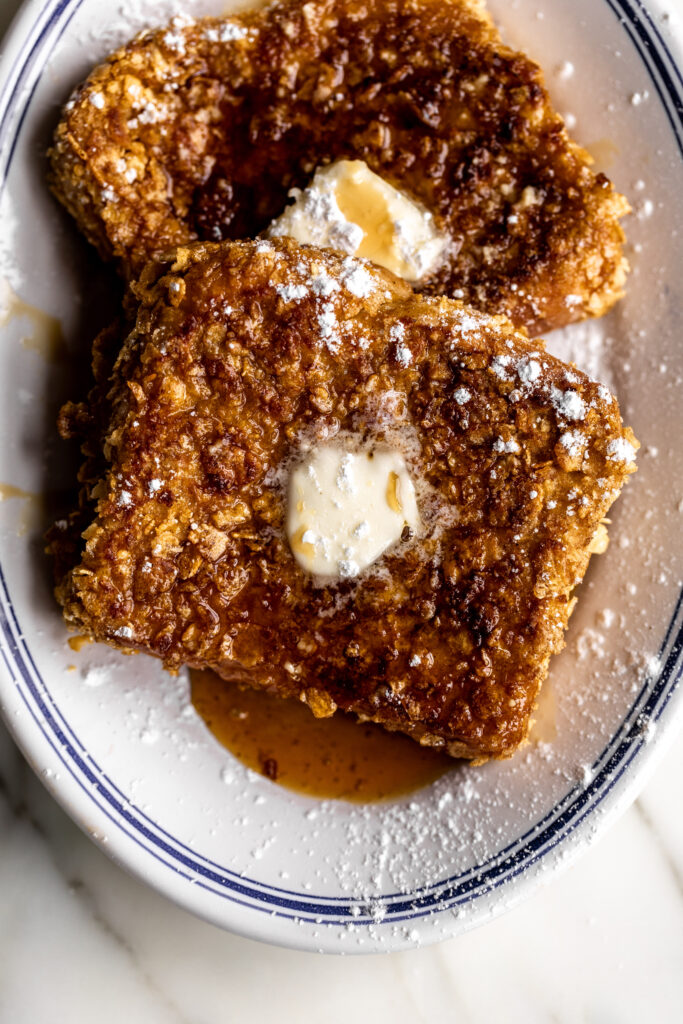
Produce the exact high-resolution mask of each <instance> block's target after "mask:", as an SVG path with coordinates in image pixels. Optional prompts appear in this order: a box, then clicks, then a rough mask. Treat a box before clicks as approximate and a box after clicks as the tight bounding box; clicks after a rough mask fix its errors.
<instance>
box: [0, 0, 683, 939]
mask: <svg viewBox="0 0 683 1024" xmlns="http://www.w3.org/2000/svg"><path fill="white" fill-rule="evenodd" d="M82 2H83V0H55V2H53V3H52V4H46V5H45V6H44V7H43V8H42V11H41V12H40V15H39V17H38V18H37V19H36V20H35V22H34V23H33V25H32V27H31V30H30V32H29V33H28V34H27V36H26V39H25V40H24V43H23V45H22V47H21V49H20V51H19V53H18V55H17V56H16V58H15V60H14V63H13V64H12V66H11V68H10V70H9V71H8V72H7V73H6V75H5V83H4V87H3V91H2V94H0V192H1V191H2V189H3V188H4V186H5V183H6V180H7V175H8V172H9V168H10V165H11V161H12V156H13V154H14V149H15V146H16V142H17V139H18V136H19V133H20V131H21V127H22V125H23V121H24V117H25V114H26V112H27V110H28V108H29V106H30V102H31V99H32V96H33V93H34V91H35V88H36V86H37V84H38V81H39V78H40V72H41V70H42V68H43V67H44V65H45V62H46V59H47V56H48V55H49V53H50V52H51V51H52V50H53V49H54V47H55V45H56V44H57V43H58V41H59V39H60V38H61V36H62V34H63V33H64V31H65V30H66V28H67V26H68V24H69V22H70V21H71V19H72V17H73V16H74V14H75V13H76V12H77V10H78V9H79V8H80V7H81V5H82ZM605 2H606V3H607V5H608V6H609V8H610V9H611V11H612V12H613V13H614V15H615V16H616V18H617V19H618V21H619V24H620V25H621V27H622V28H623V29H624V31H625V32H626V34H627V35H628V37H629V39H630V40H631V42H632V44H633V46H634V47H635V49H636V50H637V51H638V53H639V55H640V57H641V59H642V61H643V63H644V65H645V67H646V69H647V72H648V74H649V77H650V80H651V81H652V84H653V86H654V88H655V90H656V92H657V95H658V96H659V99H660V102H661V104H662V106H663V108H664V110H665V112H666V115H667V117H668V120H669V123H670V125H671V129H672V132H673V134H674V137H675V138H676V141H677V144H678V148H679V152H680V154H681V157H683V77H682V76H681V72H680V70H679V69H678V67H677V65H676V62H675V60H674V59H673V57H672V55H671V53H670V51H669V49H668V47H667V45H666V43H665V41H664V39H663V38H662V35H661V33H660V31H659V29H658V27H657V25H656V24H655V22H654V20H653V19H652V17H651V15H650V13H649V12H648V11H647V9H646V7H645V6H644V4H643V3H642V2H641V0H636V3H632V2H631V0H605ZM682 610H683V590H682V591H681V594H680V595H679V597H678V601H677V603H676V607H675V610H674V613H673V615H672V617H671V621H670V623H669V626H668V628H667V630H666V635H665V637H664V640H663V642H662V644H661V647H660V651H659V663H660V665H661V669H660V672H659V675H658V676H657V678H656V679H648V680H646V681H645V683H644V685H643V686H642V688H641V690H640V692H639V694H638V696H637V697H636V699H635V700H634V702H633V704H632V706H631V708H630V710H629V712H628V714H627V715H626V717H625V719H624V721H623V723H622V724H621V726H620V728H619V730H618V731H617V733H615V735H614V736H613V737H612V738H611V740H610V742H609V743H608V744H607V746H606V747H605V749H604V750H603V751H602V753H601V754H600V755H599V757H598V758H596V760H595V762H594V763H593V765H592V766H591V769H592V772H593V778H592V781H591V783H590V784H589V785H588V786H586V787H576V788H574V789H572V790H570V792H569V793H567V794H566V796H565V797H564V798H563V800H561V801H560V802H559V803H558V804H557V805H556V806H555V807H554V808H553V809H552V811H550V812H549V813H548V814H547V815H545V816H544V817H543V818H542V819H541V820H539V821H538V822H536V824H535V825H534V826H533V827H532V828H531V829H529V830H528V831H527V832H526V833H524V835H522V836H520V837H518V838H517V839H516V840H515V841H514V842H513V843H511V844H510V845H509V846H508V847H506V848H505V849H504V850H502V851H500V852H499V853H498V854H496V855H495V856H494V857H492V858H491V859H489V860H488V861H486V862H485V863H483V864H480V865H477V866H476V867H474V868H471V869H469V870H467V871H465V872H463V873H461V874H459V875H455V876H452V877H450V878H445V879H442V880H441V881H439V882H438V883H435V884H433V885H430V886H425V887H423V888H420V889H417V890H415V891H414V892H412V893H410V894H406V893H402V892H394V893H386V894H377V895H375V896H373V899H372V902H373V904H374V903H380V904H382V905H383V907H384V917H383V921H385V922H387V923H392V924H396V923H399V922H404V921H414V920H416V919H418V918H421V917H425V916H427V915H433V914H434V913H438V912H441V911H445V910H454V909H456V908H458V907H460V906H462V905H463V904H471V903H472V902H473V901H475V900H478V899H481V898H482V897H484V896H485V895H487V894H489V893H491V892H493V891H494V890H496V889H498V888H500V887H501V886H502V885H504V884H507V883H508V882H509V881H510V880H511V879H512V878H515V877H517V876H519V875H520V874H522V873H524V872H527V871H529V869H530V868H531V867H533V866H534V865H535V864H537V863H538V862H539V861H540V860H541V859H542V858H543V857H545V856H546V855H547V854H548V853H549V852H550V851H551V850H553V849H554V848H556V847H557V846H558V845H559V844H560V843H562V842H563V841H564V840H565V839H567V838H568V837H569V836H570V835H571V834H572V833H573V832H575V831H576V830H577V828H578V827H579V826H580V825H581V824H582V822H583V821H584V820H585V819H586V817H587V816H588V815H589V814H592V813H593V811H594V810H595V809H596V808H597V807H598V806H599V805H600V804H602V803H603V801H604V800H605V798H606V797H607V795H608V794H609V793H610V792H611V791H612V790H613V789H614V787H615V786H616V785H617V784H618V783H619V781H620V780H621V779H622V778H623V777H624V775H625V773H626V772H627V770H628V768H629V767H630V765H631V764H632V763H633V761H634V760H635V759H636V758H637V756H638V754H639V753H640V752H641V751H642V750H643V747H644V746H645V743H646V740H645V736H644V727H643V726H644V723H646V722H652V723H656V722H657V721H658V720H659V719H660V717H661V716H662V714H663V712H664V709H665V707H666V706H667V704H668V702H669V700H670V698H671V697H672V695H673V693H674V691H675V690H676V688H677V686H678V684H679V682H680V679H681V675H682V674H683V672H682V668H683V657H682V655H683V622H681V621H680V620H681V612H682ZM0 636H1V637H2V638H3V641H4V642H3V644H2V646H0V654H2V659H3V661H4V663H5V665H6V667H7V670H8V673H9V675H10V678H11V679H12V682H13V683H14V685H15V687H16V688H17V691H18V692H19V695H20V697H21V699H22V701H23V703H24V704H25V706H26V708H27V709H28V711H29V713H30V714H31V716H32V718H33V720H34V722H35V724H36V726H37V728H38V729H39V730H40V731H41V732H42V734H43V736H44V738H45V739H46V740H47V742H48V743H49V745H50V746H51V747H52V749H53V750H54V752H55V754H56V756H57V757H58V758H59V760H60V761H61V762H62V764H63V765H64V767H65V769H66V770H67V771H68V772H69V774H70V775H71V776H72V778H73V780H74V781H75V782H76V783H77V785H78V786H80V788H81V789H82V790H83V791H84V792H85V793H86V795H87V797H88V798H89V799H90V800H91V801H92V802H93V803H95V804H96V806H97V807H98V809H99V811H100V812H101V813H102V814H103V815H104V816H105V817H106V818H108V819H109V820H110V821H111V822H112V824H113V825H114V826H116V828H117V829H118V830H119V831H120V832H122V833H123V834H124V835H125V836H126V837H127V838H128V839H129V840H131V841H132V842H134V843H135V844H136V845H137V846H139V847H140V848H142V849H143V850H144V851H145V852H146V853H147V854H149V855H151V856H152V857H153V858H154V859H155V860H157V861H159V862H160V863H162V864H164V865H165V866H166V867H168V868H169V869H171V870H172V871H173V872H175V873H176V874H177V875H179V876H181V877H183V878H185V879H186V880H187V881H188V882H190V883H192V884H193V885H194V886H199V887H201V888H203V889H205V890H207V891H208V892H210V893H213V894H214V895H217V896H220V897H222V898H224V899H228V900H229V901H230V902H232V903H235V904H238V905H239V906H242V907H246V908H248V909H250V910H259V911H262V912H264V913H268V914H270V915H275V916H277V917H282V918H286V919H289V920H292V921H296V922H299V921H301V920H310V921H314V922H315V923H316V924H330V925H338V924H344V923H347V922H348V921H349V920H352V921H353V924H354V925H355V926H356V927H360V926H363V925H366V926H370V925H375V924H376V920H375V918H374V917H373V916H372V913H371V911H370V908H369V907H368V901H367V899H353V898H350V899H339V898H338V897H328V896H316V895H312V894H308V893H302V892H296V891H291V890H287V889H282V888H278V887H275V886H269V885H266V884H265V883H262V882H257V881H254V880H253V879H249V878H247V877H245V876H243V875H239V874H237V873H235V872H232V871H229V870H228V869H226V868H224V867H222V866H221V865H220V864H217V863H215V862H213V861H211V860H209V859H208V858H205V857H202V856H201V855H200V854H197V853H196V852H195V851H193V850H191V849H189V848H188V847H187V846H185V845H184V844H182V843H180V842H179V841H178V840H177V839H175V838H174V837H173V836H171V835H170V834H169V833H168V832H166V831H165V830H164V829H163V828H161V827H160V826H159V825H158V824H157V823H156V822H154V821H153V820H152V819H150V818H149V817H148V816H147V815H145V814H144V813H143V812H142V811H141V810H140V809H138V808H136V807H135V806H134V805H133V804H131V803H130V802H129V801H128V800H127V798H126V797H125V796H124V795H123V793H121V791H120V790H119V789H118V788H117V787H116V785H115V784H114V782H113V781H112V780H111V779H110V778H108V776H107V775H106V773H105V772H103V771H102V769H101V768H100V767H99V765H98V764H97V763H96V762H95V760H94V759H93V758H92V757H91V756H90V754H88V752H87V750H86V748H85V747H84V745H83V744H82V743H80V741H79V740H78V738H77V736H76V735H75V733H74V732H73V730H72V729H71V728H70V726H69V724H68V722H66V720H65V719H64V718H63V717H62V715H61V713H60V711H59V708H58V707H57V705H56V704H55V702H54V700H53V699H52V696H51V694H50V693H49V690H48V689H47V687H46V685H45V682H44V680H43V679H42V677H41V675H40V673H39V671H38V669H37V667H36V664H35V662H34V660H33V657H32V655H31V652H30V649H29V646H28V644H27V642H26V639H25V637H24V634H23V631H22V629H21V627H20V626H19V622H18V620H17V616H16V612H15V610H14V607H13V604H12V600H11V597H10V594H9V590H8V587H7V583H6V579H5V575H4V573H3V571H2V567H1V566H0Z"/></svg>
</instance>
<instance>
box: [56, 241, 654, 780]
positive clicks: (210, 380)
mask: <svg viewBox="0 0 683 1024" xmlns="http://www.w3.org/2000/svg"><path fill="white" fill-rule="evenodd" d="M132 290H133V294H134V296H135V299H136V302H137V309H136V310H134V313H135V315H134V317H133V320H132V321H131V322H130V324H129V326H128V328H126V330H128V333H127V336H126V337H125V338H124V337H121V342H122V344H121V348H120V354H119V355H118V358H117V361H116V363H115V365H114V368H113V372H112V373H111V376H110V379H109V380H108V383H107V384H106V386H105V382H104V380H103V379H102V373H101V372H100V382H99V385H98V389H97V390H96V392H95V393H94V394H95V397H94V399H93V401H92V403H91V407H90V409H89V410H87V411H86V413H85V414H83V415H82V419H84V420H87V424H86V427H85V429H84V432H85V433H86V434H87V435H88V437H89V441H88V445H89V447H88V448H87V450H86V454H87V460H86V465H85V469H84V473H83V479H84V481H85V485H86V486H85V490H84V495H83V510H85V518H87V528H86V529H85V531H84V533H83V541H81V542H80V550H79V551H78V552H76V553H74V552H73V550H72V549H69V550H68V552H67V556H68V559H71V564H70V565H68V566H66V565H65V564H64V560H62V563H61V564H62V571H63V575H62V577H61V579H60V581H59V584H58V587H57V594H58V598H59V600H60V602H61V603H62V605H63V608H64V615H65V618H66V620H67V622H68V623H69V624H70V625H71V626H73V627H75V628H76V629H78V630H79V632H81V633H86V634H88V635H89V636H91V637H92V638H93V639H95V640H99V641H105V642H106V643H108V644H111V645H113V646H115V647H119V648H122V649H125V650H136V651H143V652H147V653H148V654H152V655H155V656H157V657H159V658H161V659H163V661H164V664H165V665H166V666H167V667H168V668H169V669H177V668H179V667H180V666H181V665H190V666H192V667H195V668H211V669H214V670H215V671H216V672H217V673H218V674H219V675H221V676H223V677H224V678H225V679H229V680H235V681H237V682H239V683H241V684H244V685H248V686H252V687H256V688H262V689H265V690H268V691H270V692H273V693H277V694H280V695H281V696H283V697H293V698H297V699H300V700H302V701H305V702H306V703H307V704H308V705H309V706H310V708H311V709H312V711H313V712H314V714H316V715H328V714H332V713H333V712H334V711H335V710H336V709H337V708H340V709H342V710H344V711H349V712H353V713H354V714H355V715H357V716H358V717H359V718H360V719H363V720H371V721H373V722H378V723H380V724H382V725H383V726H385V727H386V728H388V729H392V730H399V731H402V732H405V733H407V734H408V735H410V736H412V737H414V738H415V739H416V740H419V741H420V742H421V743H423V744H428V745H433V746H435V747H440V748H443V749H445V750H447V751H448V752H449V753H450V754H452V755H453V756H457V757H465V758H471V759H476V760H481V759H486V758H490V757H507V756H509V755H510V754H512V753H513V751H514V750H515V749H516V748H517V747H518V746H519V744H520V743H521V742H522V741H523V740H524V738H525V736H526V734H527V730H528V726H529V717H530V715H531V713H532V710H533V708H534V705H535V702H536V698H537V695H538V692H539V688H540V686H541V683H542V681H543V679H544V678H545V676H546V674H547V671H548V662H549V659H550V656H551V654H552V653H553V652H556V651H558V650H559V649H560V648H561V647H562V646H563V635H564V630H565V628H566V626H567V620H568V618H569V615H570V612H571V610H572V607H573V603H574V598H573V597H572V591H573V589H574V587H575V586H576V585H577V584H578V583H579V582H580V581H581V579H582V577H583V575H584V573H585V571H586V567H587V565H588V561H589V558H590V555H591V552H592V551H593V550H595V548H596V547H597V546H599V544H600V540H601V535H602V533H603V532H604V527H603V526H602V520H603V518H604V517H605V515H606V514H607V512H608V509H609V507H610V505H611V504H612V502H613V501H614V500H615V498H616V497H617V495H618V494H619V491H620V489H621V487H622V485H623V483H624V481H625V479H626V477H627V475H628V474H629V473H631V472H632V471H633V470H634V469H635V466H634V455H635V448H636V447H637V442H636V441H635V439H634V437H633V435H632V433H631V431H630V430H629V429H628V428H625V427H624V426H623V424H622V421H621V417H620V414H619V408H618V405H617V401H616V399H615V398H614V397H613V396H612V395H611V394H610V392H609V391H608V390H607V388H605V387H604V386H603V385H601V384H598V383H596V382H595V381H592V380H591V379H589V378H588V377H587V376H585V375H584V374H582V373H580V372H579V371H578V370H576V369H575V368H574V367H572V366H568V365H565V364H564V363H562V362H560V361H559V360H557V359H555V358H553V357H551V356H550V355H548V354H546V353H545V352H544V351H543V347H542V343H540V344H534V343H532V342H530V341H529V340H528V338H527V337H526V336H525V334H523V333H522V332H519V331H517V330H516V329H515V328H514V327H513V326H512V324H511V323H510V322H509V321H508V320H506V319H505V318H504V317H491V316H486V315H484V314H482V313H479V312H477V311H475V310H473V309H471V308H469V307H466V306H464V305H463V304H462V303H460V302H457V301H453V300H449V299H444V298H441V299H436V298H431V297H426V296H420V295H416V294H415V293H413V292H412V290H411V289H410V287H409V286H408V285H407V284H406V283H405V282H403V281H401V280H399V279H398V278H396V277H394V276H393V275H392V274H390V273H389V272H387V271H384V270H382V269H380V268H378V267H377V266H375V265H374V264H371V263H367V262H363V261H358V260H354V259H351V258H348V257H342V256H340V255H338V254H336V253H334V252H332V251H330V250H316V249H314V248H312V247H302V246H297V245H296V244H295V243H293V242H292V241H291V240H289V239H282V240H277V241H272V242H268V241H250V242H234V243H229V242H225V243H213V244H201V243H198V244H194V245H190V246H181V247H179V248H178V249H177V250H174V251H171V252H170V253H168V254H167V255H166V256H165V257H164V258H163V259H161V260H160V261H158V262H156V263H153V264H151V265H150V266H148V267H147V268H146V270H145V271H144V273H143V275H142V277H141V279H140V280H139V281H138V282H135V283H133V285H132ZM131 308H132V304H131ZM122 334H125V331H123V332H122ZM110 347H111V350H117V349H118V346H117V345H111V346H110ZM101 365H102V363H101V361H100V370H101ZM81 412H82V411H81ZM66 418H67V419H69V418H70V419H71V420H72V422H74V423H76V421H77V420H78V413H77V411H75V407H73V408H72V409H71V412H70V414H69V415H67V417H66ZM94 424H100V425H101V429H102V441H101V454H100V462H99V464H98V463H97V460H96V459H95V457H94V456H95V453H94V451H93V440H92V438H93V430H94V426H93V425H94ZM98 429H99V428H98ZM333 438H343V439H345V443H346V444H347V445H349V444H350V445H352V446H353V444H354V443H355V442H356V441H358V442H359V443H360V441H362V442H363V443H364V444H367V443H368V439H371V440H372V441H373V443H374V442H376V443H377V444H380V445H388V446H390V447H391V448H392V449H394V450H396V451H399V452H400V453H402V456H403V457H404V458H405V462H406V465H407V466H408V467H409V470H410V473H411V474H412V478H413V480H414V481H415V483H416V493H417V494H418V499H419V512H420V517H421V521H422V527H421V529H420V530H419V531H417V532H415V531H405V535H404V536H403V535H402V537H401V539H400V540H399V541H398V542H397V543H395V544H394V545H393V546H392V547H390V548H388V549H387V550H386V552H385V553H384V554H383V555H382V556H381V557H380V558H379V560H378V561H377V562H375V563H374V564H373V565H372V566H371V567H369V568H368V569H366V570H364V571H363V572H361V573H360V574H359V575H358V576H357V577H355V578H353V579H335V580H320V579H318V578H315V577H313V576H311V575H309V574H308V573H307V572H305V571H304V570H303V569H302V568H301V566H300V565H299V564H298V562H297V560H296V559H295V557H294V555H293V554H292V550H291V548H290V546H289V543H288V541H287V538H286V534H285V515H286V502H287V497H286V494H287V479H288V472H289V469H290V468H291V467H292V466H293V465H295V464H296V462H297V459H298V458H299V457H300V453H301V451H302V450H303V449H304V448H310V447H311V446H313V447H315V445H317V444H322V443H327V442H329V441H330V439H333ZM83 510H82V511H81V513H80V514H81V516H83ZM52 543H53V550H55V551H56V553H57V554H59V549H60V538H59V530H57V531H56V533H55V535H54V536H53V542H52Z"/></svg>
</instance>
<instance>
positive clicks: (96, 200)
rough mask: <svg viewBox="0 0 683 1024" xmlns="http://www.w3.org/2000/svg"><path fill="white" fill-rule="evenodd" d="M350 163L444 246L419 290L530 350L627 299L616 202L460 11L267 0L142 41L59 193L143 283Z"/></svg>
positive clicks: (73, 124) (61, 179)
mask: <svg viewBox="0 0 683 1024" xmlns="http://www.w3.org/2000/svg"><path fill="white" fill-rule="evenodd" d="M339 158H347V159H360V160H363V161H365V162H366V163H367V164H368V166H369V167H370V168H371V170H373V171H375V172H376V173H377V174H379V175H381V176H382V177H383V178H385V179H386V180H387V181H388V182H389V183H391V184H392V185H394V186H396V187H397V188H399V189H401V190H402V191H404V192H405V193H407V194H408V195H409V196H411V197H412V198H414V199H415V200H417V201H418V202H419V203H420V204H422V205H423V206H424V207H426V208H427V210H429V211H430V212H431V213H432V214H433V215H434V217H435V219H436V222H437V224H438V225H439V226H440V227H441V228H442V229H443V230H444V231H445V232H446V234H447V236H448V238H449V239H450V244H449V248H448V255H447V258H446V260H445V262H444V263H443V265H442V266H441V267H440V268H439V269H438V270H435V271H434V273H433V275H432V276H431V277H428V278H427V279H426V280H424V281H422V282H421V284H420V286H419V287H420V289H421V290H422V291H424V292H426V293H428V294H433V295H446V296H450V297H456V298H461V299H463V300H464V301H466V302H467V303H469V304H472V305H474V306H475V307H476V308H478V309H480V310H482V311H485V312H489V313H503V314H505V315H507V316H508V317H509V318H510V319H511V320H512V321H513V323H515V324H516V325H517V326H525V327H526V328H527V329H528V330H529V332H530V333H531V334H538V333H540V332H542V331H544V330H549V329H551V328H554V327H558V326H562V325H564V324H568V323H571V322H573V321H576V320H580V319H582V318H584V317H587V316H600V315H601V314H603V313H604V312H606V310H607V309H609V308H610V306H611V305H612V304H613V303H614V302H615V301H616V300H617V299H618V298H619V297H620V296H621V295H622V292H623V284H624V279H625V275H626V270H627V264H626V260H625V257H624V255H623V251H622V244H623V241H624V236H623V232H622V229H621V227H620V224H619V218H620V217H621V216H623V215H624V214H625V213H626V212H627V211H628V204H627V202H626V200H625V199H624V197H623V196H621V195H619V194H618V193H617V192H616V191H615V190H614V189H613V187H612V185H611V184H610V182H609V181H608V179H607V178H606V177H605V176H604V175H603V174H597V175H596V174H594V173H593V172H592V171H591V169H590V164H591V158H590V157H589V155H588V154H587V153H586V152H585V151H584V150H582V149H581V148H580V147H579V146H577V145H576V144H575V143H574V142H573V141H572V140H571V139H570V138H569V136H568V135H567V132H566V130H565V127H564V124H563V121H562V119H561V118H560V116H559V115H558V114H557V113H556V112H555V111H554V110H553V108H552V105H551V103H550V100H549V97H548V94H547V92H546V89H545V87H544V83H543V76H542V73H541V71H540V69H539V68H538V66H537V65H536V64H535V63H534V62H533V61H531V60H530V59H529V58H527V57H526V56H524V55H523V54H521V53H517V52H514V51H513V50H511V49H509V48H508V47H506V46H504V45H503V44H502V43H501V41H500V38H499V36H498V33H497V31H496V30H495V28H494V26H493V24H492V22H491V20H490V18H489V16H488V14H487V13H486V12H485V10H484V6H483V4H481V3H479V2H466V0H448V2H444V0H308V2H307V3H302V2H301V0H279V2H275V3H273V4H270V5H269V6H268V7H266V8H265V9H263V10H258V11H255V12H251V13H246V14H243V15H241V16H240V17H235V18H229V19H225V18H222V19H221V18H207V19H202V20H198V21H192V20H191V19H188V18H176V19H174V21H173V22H172V23H171V25H170V26H167V27H165V28H161V29H159V30H156V31H148V32H144V33H142V35H139V36H138V37H137V38H136V39H134V40H133V41H132V42H130V43H129V44H128V45H127V46H124V47H123V48H122V49H120V50H118V51H117V52H116V53H115V54H113V56H111V57H110V58H109V59H108V60H107V61H105V62H104V63H103V64H101V65H100V66H99V67H97V68H96V69H95V70H94V71H93V72H92V74H91V75H90V76H89V78H88V79H87V81H86V82H85V83H84V84H83V85H82V86H81V87H80V88H79V89H77V90H76V92H75V93H74V95H73V97H72V98H71V100H70V101H69V102H68V103H67V105H66V107H65V109H64V112H63V115H62V119H61V121H60V123H59V125H58V127H57V130H56V134H55V139H54V144H53V148H52V150H51V154H50V165H51V172H50V174H51V185H52V188H53V190H54V192H55V194H56V195H57V197H58V198H59V199H60V200H61V201H62V203H63V204H64V205H65V206H66V208H67V209H68V210H69V211H70V212H71V213H72V214H73V216H74V217H75V218H76V221H77V223H78V225H79V227H80V228H81V230H82V231H83V232H84V233H85V234H86V236H87V237H88V238H89V239H90V241H91V242H92V243H93V244H94V245H96V246H97V247H98V249H99V251H100V253H101V255H102V256H103V257H104V258H105V259H113V260H115V261H116V262H117V264H118V266H119V268H120V269H121V271H122V272H123V274H124V275H125V276H127V277H131V276H133V277H134V276H136V275H137V274H138V273H139V272H140V271H141V269H142V267H143V266H144V264H145V263H146V262H147V260H148V259H149V258H150V257H156V256H158V255H159V254H160V253H162V252H163V251H164V250H165V249H167V248H169V247H170V246H173V245H179V244H185V243H188V242H190V241H193V240H208V241H215V240H221V239H237V238H247V237H249V238H251V237H255V236H256V235H258V234H259V233H260V232H262V231H263V230H264V229H266V228H267V226H268V224H269V223H270V222H271V220H272V219H273V218H274V217H277V216H278V215H279V214H280V213H281V212H282V210H283V209H284V208H285V206H286V204H287V201H288V193H289V191H290V189H292V188H293V187H297V188H301V187H304V186H305V185H306V184H307V182H308V181H309V180H310V178H311V176H312V174H313V171H314V170H315V168H316V167H317V166H319V165H321V164H325V163H328V162H330V161H335V160H337V159H339Z"/></svg>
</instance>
